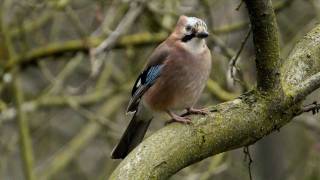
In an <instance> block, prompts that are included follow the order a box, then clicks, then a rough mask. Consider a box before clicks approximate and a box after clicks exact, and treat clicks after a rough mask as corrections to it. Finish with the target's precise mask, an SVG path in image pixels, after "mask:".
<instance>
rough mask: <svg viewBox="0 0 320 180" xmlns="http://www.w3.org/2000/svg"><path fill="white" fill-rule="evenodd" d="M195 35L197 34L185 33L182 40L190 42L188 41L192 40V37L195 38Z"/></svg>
mask: <svg viewBox="0 0 320 180" xmlns="http://www.w3.org/2000/svg"><path fill="white" fill-rule="evenodd" d="M194 37H195V34H193V33H192V34H188V35H185V36H184V37H183V38H182V39H181V41H182V42H188V41H190V40H191V39H192V38H194Z"/></svg>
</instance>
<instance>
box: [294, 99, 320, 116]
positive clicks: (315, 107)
mask: <svg viewBox="0 0 320 180" xmlns="http://www.w3.org/2000/svg"><path fill="white" fill-rule="evenodd" d="M305 112H312V114H313V115H315V114H317V113H319V112H320V104H319V103H318V102H317V101H314V102H313V103H311V104H308V105H305V106H303V107H302V108H301V109H300V110H299V111H298V112H297V115H300V114H302V113H305Z"/></svg>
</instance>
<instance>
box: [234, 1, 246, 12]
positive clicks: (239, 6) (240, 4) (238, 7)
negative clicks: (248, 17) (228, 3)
mask: <svg viewBox="0 0 320 180" xmlns="http://www.w3.org/2000/svg"><path fill="white" fill-rule="evenodd" d="M243 2H244V1H243V0H241V1H240V3H239V5H238V6H237V8H236V11H239V9H240V8H241V6H242V4H243Z"/></svg>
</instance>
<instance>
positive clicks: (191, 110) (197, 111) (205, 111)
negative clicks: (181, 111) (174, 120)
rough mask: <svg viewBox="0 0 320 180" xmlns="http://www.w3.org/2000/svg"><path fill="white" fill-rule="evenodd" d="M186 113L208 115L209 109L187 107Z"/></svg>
mask: <svg viewBox="0 0 320 180" xmlns="http://www.w3.org/2000/svg"><path fill="white" fill-rule="evenodd" d="M187 112H188V114H201V115H208V114H209V109H207V108H203V109H195V108H189V109H187Z"/></svg>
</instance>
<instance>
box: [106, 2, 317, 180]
mask: <svg viewBox="0 0 320 180" xmlns="http://www.w3.org/2000/svg"><path fill="white" fill-rule="evenodd" d="M245 3H246V5H247V8H248V12H249V17H250V21H251V24H252V32H253V42H254V45H255V53H256V68H257V75H258V78H257V79H258V82H257V88H256V89H254V90H252V91H250V92H248V93H245V94H243V95H241V96H240V97H238V98H237V99H235V100H233V101H229V102H226V103H222V104H218V105H216V106H214V107H211V113H210V114H209V115H208V116H204V117H201V116H193V117H192V119H193V121H192V122H193V123H192V124H191V125H185V124H178V123H174V124H171V125H169V126H166V127H164V128H163V129H161V130H159V131H158V132H156V133H154V134H153V135H152V136H150V137H149V138H147V139H146V140H145V141H143V142H142V143H141V144H140V145H139V146H138V147H137V148H136V149H135V150H133V151H132V152H131V153H130V154H129V155H128V156H127V157H126V159H124V160H123V161H122V162H121V163H120V164H119V166H118V167H117V168H116V169H115V171H114V172H113V174H112V175H111V177H110V179H167V178H168V177H170V176H171V175H173V174H174V173H176V172H177V171H179V170H180V169H182V168H184V167H186V166H188V165H190V164H193V163H195V162H198V161H201V160H202V159H204V158H207V157H209V156H212V155H215V154H219V153H221V152H225V151H228V150H232V149H236V148H239V147H243V146H248V145H250V144H253V143H255V142H256V141H258V140H259V139H261V138H263V137H264V136H266V135H268V134H270V133H271V132H273V131H275V130H278V129H279V128H281V127H282V126H284V125H285V124H286V123H288V122H290V121H291V119H292V118H293V117H295V116H297V115H298V114H301V109H300V105H301V101H302V100H303V99H304V98H305V97H306V96H307V95H308V94H310V93H311V92H313V91H314V90H316V89H317V88H319V87H320V41H319V39H320V25H318V26H317V27H316V28H314V29H313V30H312V31H311V32H310V33H308V34H307V35H306V36H305V37H304V38H303V39H302V40H301V41H300V42H299V43H298V44H297V45H296V46H295V48H294V49H293V50H292V52H291V54H290V55H289V57H288V58H287V59H285V60H284V61H283V62H281V60H280V52H279V37H278V28H277V23H276V19H275V15H274V11H273V8H272V3H271V0H259V1H252V0H245Z"/></svg>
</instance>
